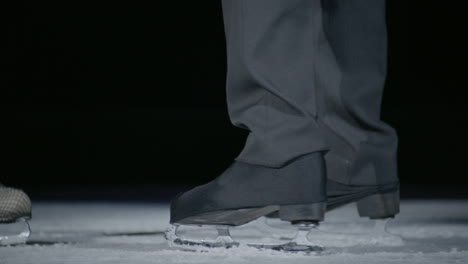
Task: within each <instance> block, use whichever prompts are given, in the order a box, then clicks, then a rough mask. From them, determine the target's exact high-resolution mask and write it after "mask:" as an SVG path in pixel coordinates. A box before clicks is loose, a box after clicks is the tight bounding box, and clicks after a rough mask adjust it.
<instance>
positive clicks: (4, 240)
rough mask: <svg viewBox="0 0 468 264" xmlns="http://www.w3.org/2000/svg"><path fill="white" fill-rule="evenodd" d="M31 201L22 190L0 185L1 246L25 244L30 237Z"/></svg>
mask: <svg viewBox="0 0 468 264" xmlns="http://www.w3.org/2000/svg"><path fill="white" fill-rule="evenodd" d="M29 219H31V200H30V199H29V197H28V195H27V194H26V193H24V192H23V191H21V190H18V189H14V188H9V187H5V186H3V185H1V184H0V245H11V244H21V243H25V242H26V240H27V239H28V237H29V235H30V229H29V224H28V222H27V220H29Z"/></svg>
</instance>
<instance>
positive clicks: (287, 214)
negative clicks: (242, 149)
mask: <svg viewBox="0 0 468 264" xmlns="http://www.w3.org/2000/svg"><path fill="white" fill-rule="evenodd" d="M325 183H326V182H325V162H324V159H323V154H322V153H320V152H317V153H311V154H307V155H304V156H301V157H298V158H296V159H295V160H293V161H291V162H290V163H288V164H287V165H285V166H283V167H281V168H269V167H264V166H259V165H252V164H248V163H243V162H238V161H236V162H234V163H233V164H232V165H231V166H230V167H229V168H228V169H227V170H226V171H225V172H224V173H223V174H221V175H220V176H219V177H218V178H216V179H215V180H213V181H212V182H210V183H208V184H205V185H202V186H199V187H197V188H195V189H192V190H190V191H188V192H186V193H183V194H181V195H179V196H178V197H176V199H174V200H173V202H172V204H171V221H170V222H171V224H173V226H174V227H172V228H170V229H169V232H168V235H167V238H168V239H169V240H170V241H169V242H170V243H171V244H172V245H174V244H179V245H194V246H200V245H201V246H206V247H226V248H229V247H232V246H235V245H236V242H233V241H232V239H226V237H228V236H229V233H228V232H227V231H226V232H223V231H222V232H221V233H220V235H219V237H220V239H216V240H214V241H211V242H207V241H188V240H183V239H181V238H179V237H178V236H177V233H176V231H177V226H180V225H208V226H217V227H221V228H218V229H219V230H227V228H226V227H228V226H239V225H243V224H246V223H249V222H251V221H253V220H255V219H257V218H259V217H261V216H265V215H268V214H271V213H275V212H278V216H279V218H280V219H281V220H283V221H288V222H291V223H299V222H301V223H303V225H298V236H297V239H296V240H294V241H291V243H288V244H284V245H276V246H273V245H268V246H267V247H265V246H262V245H258V244H255V245H252V246H254V247H259V248H269V249H276V250H284V251H317V250H319V249H321V247H320V246H318V245H312V244H311V243H306V239H303V238H305V237H306V236H304V235H303V234H304V232H309V231H310V230H312V229H314V228H316V226H317V224H318V222H319V221H322V220H323V217H324V213H325V207H326V195H325ZM306 223H307V224H306ZM306 230H307V231H306ZM294 243H295V244H294ZM299 243H302V244H299Z"/></svg>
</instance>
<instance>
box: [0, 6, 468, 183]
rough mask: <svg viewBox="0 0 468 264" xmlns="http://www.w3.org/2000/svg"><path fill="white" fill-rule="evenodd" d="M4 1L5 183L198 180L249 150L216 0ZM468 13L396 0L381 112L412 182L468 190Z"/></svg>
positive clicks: (407, 178) (391, 8)
mask: <svg viewBox="0 0 468 264" xmlns="http://www.w3.org/2000/svg"><path fill="white" fill-rule="evenodd" d="M1 5H2V8H0V10H1V14H2V17H3V18H6V19H5V20H4V22H2V27H3V28H4V29H3V30H2V38H3V40H2V42H3V44H5V46H4V48H2V49H1V62H0V63H1V65H2V66H1V67H2V68H1V76H0V77H1V78H0V85H1V88H2V96H1V107H2V114H3V118H2V125H1V128H2V131H3V136H2V137H1V146H2V153H3V154H4V157H3V158H2V166H1V171H0V173H1V175H0V179H1V181H3V182H4V183H6V184H9V185H14V186H20V187H23V188H26V189H27V190H29V191H32V192H33V191H34V190H36V189H43V188H45V187H50V186H64V185H69V186H70V185H71V186H96V185H98V186H101V187H103V186H110V187H112V186H114V185H126V186H133V185H141V184H159V185H162V184H172V185H195V184H201V183H203V182H206V181H209V180H210V179H212V178H214V177H215V176H217V174H218V173H220V172H221V171H222V170H223V169H224V168H225V167H226V166H228V165H229V164H230V162H231V160H232V159H233V158H234V157H235V156H236V155H237V154H238V153H239V151H240V150H241V148H242V145H243V143H244V139H245V136H246V132H245V131H243V130H241V129H239V128H235V127H233V126H231V124H230V122H229V119H228V116H227V110H226V102H225V91H224V82H225V72H226V61H225V47H224V44H225V43H224V35H223V34H224V33H223V24H222V16H221V4H220V1H218V0H217V1H183V2H181V1H125V2H113V1H89V2H88V1H60V2H53V1H50V0H45V1H16V2H15V3H13V4H12V3H10V6H6V4H1ZM463 16H464V14H463V12H462V9H461V8H456V7H455V6H453V5H452V4H451V5H450V6H449V5H446V4H441V3H440V1H425V4H424V5H420V4H418V3H415V2H410V3H409V2H408V1H388V27H389V41H390V47H389V73H388V80H387V85H386V91H385V95H384V102H383V111H382V117H383V119H384V120H385V121H387V122H388V123H390V124H391V125H393V126H394V127H396V129H397V131H398V133H399V136H400V151H399V163H400V177H401V181H402V183H403V185H404V186H419V187H423V186H426V187H431V186H432V187H434V188H438V187H440V186H452V187H453V186H457V187H462V188H463V187H465V188H466V186H468V168H467V166H468V165H467V164H468V159H467V151H468V144H467V135H468V106H467V103H468V92H467V88H468V87H467V66H466V64H464V62H466V61H467V50H466V48H467V47H468V45H467V44H468V43H467V41H466V38H465V36H466V32H467V31H466V23H464V20H465V18H464V17H463Z"/></svg>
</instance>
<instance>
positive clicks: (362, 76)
mask: <svg viewBox="0 0 468 264" xmlns="http://www.w3.org/2000/svg"><path fill="white" fill-rule="evenodd" d="M322 4H323V26H324V27H323V29H324V33H325V34H324V35H322V39H321V42H320V43H321V45H320V47H321V48H320V51H319V52H320V54H322V55H323V56H325V57H324V58H322V60H321V61H323V62H324V63H322V64H321V66H322V67H318V70H319V72H318V76H319V79H318V81H319V83H320V86H321V87H326V89H323V90H321V91H320V93H321V94H320V99H319V102H320V104H319V109H320V113H319V119H320V121H321V122H323V123H324V124H326V126H327V127H329V128H331V129H332V130H333V131H334V134H335V135H336V137H334V139H333V140H332V143H331V145H332V146H331V151H330V152H329V153H327V155H326V159H327V170H328V178H330V179H333V180H334V181H337V182H340V183H343V184H347V185H384V184H392V183H397V182H398V176H397V159H396V152H397V135H396V133H395V130H394V129H393V128H391V127H390V126H389V125H387V124H386V123H384V122H382V121H381V119H380V106H381V99H382V94H383V88H384V83H385V77H386V70H387V30H386V22H385V0H353V1H348V0H325V1H322ZM330 47H331V50H330ZM330 53H331V54H333V55H334V57H335V59H334V61H329V58H331V57H332V56H330V55H329V54H330ZM336 69H339V71H336ZM322 72H323V73H324V74H321V73H322ZM330 72H334V73H336V72H338V74H336V75H334V76H331V75H330V74H328V73H330Z"/></svg>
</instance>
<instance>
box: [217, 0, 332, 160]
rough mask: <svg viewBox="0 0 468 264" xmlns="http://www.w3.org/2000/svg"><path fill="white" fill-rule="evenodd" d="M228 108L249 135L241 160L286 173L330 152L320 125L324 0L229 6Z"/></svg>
mask: <svg viewBox="0 0 468 264" xmlns="http://www.w3.org/2000/svg"><path fill="white" fill-rule="evenodd" d="M222 3H223V12H224V24H225V29H226V42H227V55H228V75H227V102H228V108H229V115H230V118H231V121H232V123H233V124H234V125H236V126H238V127H242V128H245V129H248V130H249V131H250V134H249V136H248V138H247V141H246V144H245V147H244V149H243V151H242V152H241V153H240V155H239V156H238V157H237V160H238V161H243V162H247V163H251V164H257V165H264V166H270V167H280V166H282V165H284V164H285V163H287V162H288V161H289V160H291V159H293V158H295V157H297V156H300V155H303V154H306V153H310V152H316V151H321V150H326V149H327V148H328V145H327V143H326V142H325V136H324V134H323V131H322V129H321V127H320V126H319V125H318V124H317V121H316V119H317V115H318V110H317V89H318V88H317V82H316V81H315V79H316V78H317V68H318V67H321V66H320V65H317V59H318V49H317V48H318V35H319V33H320V31H321V28H322V25H321V24H322V22H321V19H322V18H321V6H320V0H223V2H222Z"/></svg>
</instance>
